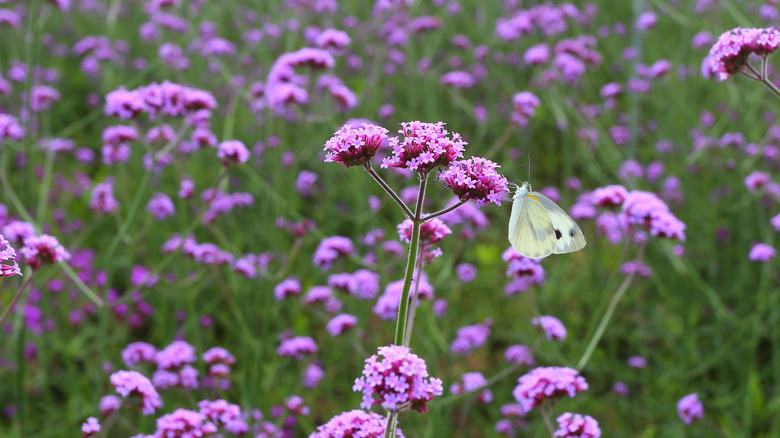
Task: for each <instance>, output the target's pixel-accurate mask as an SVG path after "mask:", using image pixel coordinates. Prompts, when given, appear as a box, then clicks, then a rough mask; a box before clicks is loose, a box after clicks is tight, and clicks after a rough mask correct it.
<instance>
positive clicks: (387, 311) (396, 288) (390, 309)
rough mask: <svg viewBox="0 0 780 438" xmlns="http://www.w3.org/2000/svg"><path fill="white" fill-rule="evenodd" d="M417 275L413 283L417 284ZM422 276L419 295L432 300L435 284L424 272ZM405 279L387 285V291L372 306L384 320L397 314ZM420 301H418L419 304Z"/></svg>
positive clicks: (413, 278) (418, 290)
mask: <svg viewBox="0 0 780 438" xmlns="http://www.w3.org/2000/svg"><path fill="white" fill-rule="evenodd" d="M414 275H415V277H412V284H415V281H416V280H415V278H416V275H417V273H416V272H415V274H414ZM421 275H422V277H420V282H419V288H418V289H417V296H418V297H419V298H420V299H426V300H431V299H433V286H431V284H430V283H429V282H428V277H427V276H426V275H425V273H424V272H423V273H422V274H421ZM403 283H404V281H403V280H397V281H393V282H391V283H389V284H388V285H387V286H386V287H385V292H384V293H383V294H382V296H380V297H379V299H378V300H377V301H376V304H375V305H374V307H373V308H372V310H373V312H374V313H375V314H376V315H378V316H379V317H380V318H381V319H382V320H383V321H388V320H391V319H393V318H395V317H396V316H397V313H398V304H399V302H400V300H401V292H402V291H403ZM419 304H420V302H419V301H418V302H417V305H419Z"/></svg>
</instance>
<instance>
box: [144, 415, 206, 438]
mask: <svg viewBox="0 0 780 438" xmlns="http://www.w3.org/2000/svg"><path fill="white" fill-rule="evenodd" d="M216 432H217V426H216V425H214V423H212V422H211V421H209V419H208V417H206V416H205V415H203V414H201V413H200V412H195V411H190V410H187V409H181V408H180V409H176V410H175V411H173V412H172V413H170V414H165V415H163V416H162V417H160V418H158V419H157V431H156V432H155V433H154V435H153V436H154V437H159V438H163V437H165V438H190V437H202V436H206V435H210V434H212V433H216Z"/></svg>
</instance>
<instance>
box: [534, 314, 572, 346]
mask: <svg viewBox="0 0 780 438" xmlns="http://www.w3.org/2000/svg"><path fill="white" fill-rule="evenodd" d="M531 323H532V324H533V325H534V327H536V328H537V329H538V330H541V331H543V332H544V334H545V336H547V339H549V340H551V341H558V340H560V341H562V340H564V339H566V327H565V326H564V325H563V323H562V322H561V320H559V319H558V318H556V317H554V316H548V315H544V316H540V317H539V318H533V319H532V320H531Z"/></svg>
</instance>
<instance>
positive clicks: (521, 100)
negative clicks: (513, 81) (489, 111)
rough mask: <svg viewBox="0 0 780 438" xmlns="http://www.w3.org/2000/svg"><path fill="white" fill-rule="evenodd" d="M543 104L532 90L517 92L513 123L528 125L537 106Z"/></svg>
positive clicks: (513, 103) (513, 106) (513, 104)
mask: <svg viewBox="0 0 780 438" xmlns="http://www.w3.org/2000/svg"><path fill="white" fill-rule="evenodd" d="M545 47H546V46H545ZM541 104H542V102H541V101H540V100H539V98H538V97H536V95H535V94H533V93H531V92H530V91H523V92H521V93H516V94H515V95H514V96H512V115H511V116H510V119H511V120H512V123H514V124H515V125H517V126H520V127H524V126H526V125H528V119H530V118H531V117H533V116H534V115H535V114H536V108H538V107H539V105H541Z"/></svg>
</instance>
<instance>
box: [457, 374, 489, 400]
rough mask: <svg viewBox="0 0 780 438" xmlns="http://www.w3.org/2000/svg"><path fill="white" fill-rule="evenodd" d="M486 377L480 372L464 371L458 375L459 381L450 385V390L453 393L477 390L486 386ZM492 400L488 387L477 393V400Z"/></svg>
mask: <svg viewBox="0 0 780 438" xmlns="http://www.w3.org/2000/svg"><path fill="white" fill-rule="evenodd" d="M487 383H488V382H487V379H485V376H483V375H482V373H480V372H476V371H475V372H471V373H465V374H463V375H461V376H460V381H459V382H455V383H453V384H452V385H451V386H450V392H451V393H453V394H463V393H464V392H472V391H477V390H479V389H480V388H482V387H484V386H487ZM491 401H493V393H492V392H491V391H490V388H485V389H483V390H482V391H480V392H479V394H477V402H479V403H490V402H491Z"/></svg>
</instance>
